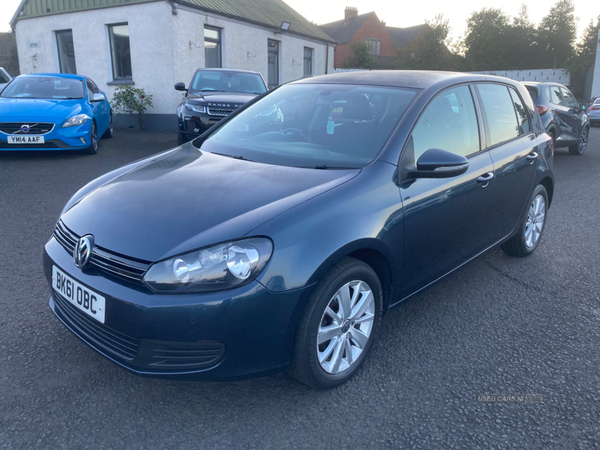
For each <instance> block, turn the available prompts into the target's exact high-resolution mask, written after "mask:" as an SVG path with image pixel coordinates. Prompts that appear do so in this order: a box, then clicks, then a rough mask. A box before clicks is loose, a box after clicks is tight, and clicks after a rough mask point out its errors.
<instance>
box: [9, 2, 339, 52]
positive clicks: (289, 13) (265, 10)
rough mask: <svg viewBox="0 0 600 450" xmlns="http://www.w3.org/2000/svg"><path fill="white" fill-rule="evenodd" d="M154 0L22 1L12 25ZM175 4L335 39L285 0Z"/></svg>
mask: <svg viewBox="0 0 600 450" xmlns="http://www.w3.org/2000/svg"><path fill="white" fill-rule="evenodd" d="M152 1H158V0H23V1H22V2H21V5H19V8H18V9H17V12H16V13H15V15H14V17H13V19H12V20H11V25H12V26H14V23H15V22H16V21H17V20H19V19H26V18H31V17H40V16H48V15H52V14H61V13H68V12H77V11H86V10H91V9H99V8H110V7H114V6H124V5H132V4H136V3H147V2H152ZM174 3H177V4H179V5H182V6H183V5H187V6H190V7H192V8H198V9H201V10H204V11H207V12H214V13H216V14H220V15H224V16H228V17H234V18H237V19H240V20H244V21H247V22H252V23H256V24H261V25H266V26H268V27H274V28H279V27H280V26H281V23H282V22H284V21H285V22H290V23H291V24H292V25H291V27H290V29H289V32H291V33H296V34H300V35H304V36H308V37H312V38H316V39H319V40H322V41H329V42H333V40H332V39H331V38H330V37H329V36H327V34H325V33H324V32H323V31H321V30H320V29H319V28H318V27H317V26H316V25H313V24H312V23H311V22H310V21H308V20H307V19H305V18H304V17H303V16H302V15H300V14H299V13H298V12H296V11H295V10H294V9H293V8H291V7H290V6H288V5H287V4H286V3H284V2H283V1H282V0H181V1H179V0H178V1H175V2H174Z"/></svg>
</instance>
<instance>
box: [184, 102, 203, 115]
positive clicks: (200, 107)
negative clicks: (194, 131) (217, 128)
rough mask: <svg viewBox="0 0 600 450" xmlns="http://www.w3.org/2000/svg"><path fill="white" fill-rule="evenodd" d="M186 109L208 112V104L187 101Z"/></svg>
mask: <svg viewBox="0 0 600 450" xmlns="http://www.w3.org/2000/svg"><path fill="white" fill-rule="evenodd" d="M185 109H187V110H189V111H196V112H199V113H205V112H206V105H199V104H197V103H190V102H185Z"/></svg>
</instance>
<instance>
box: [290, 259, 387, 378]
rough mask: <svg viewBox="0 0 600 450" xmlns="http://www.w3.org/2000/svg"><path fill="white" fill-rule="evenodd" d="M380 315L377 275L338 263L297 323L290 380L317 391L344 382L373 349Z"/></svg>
mask: <svg viewBox="0 0 600 450" xmlns="http://www.w3.org/2000/svg"><path fill="white" fill-rule="evenodd" d="M344 299H345V301H344ZM347 302H349V303H347ZM343 305H346V308H345V310H346V312H344V307H343ZM382 309H383V292H382V288H381V282H380V281H379V278H378V276H377V274H376V273H375V271H374V270H373V269H372V268H371V267H370V266H368V265H367V264H365V263H363V262H362V261H359V260H357V259H354V258H345V259H343V260H342V261H340V262H339V263H338V264H336V265H335V266H334V267H333V268H332V269H331V270H330V271H329V272H327V274H326V275H325V276H324V277H323V278H322V279H321V281H320V282H319V283H318V284H317V286H316V288H315V291H314V292H313V293H312V295H311V297H310V299H309V301H308V305H307V306H306V310H305V312H304V315H303V316H302V318H301V319H300V323H299V325H298V328H297V331H296V337H295V341H294V348H293V353H292V361H291V364H290V368H289V373H290V375H292V376H293V377H294V378H296V379H297V380H298V381H300V382H302V383H304V384H307V385H308V386H311V387H313V388H316V389H331V388H334V387H337V386H339V385H341V384H343V383H345V382H347V381H348V380H349V379H350V378H352V377H353V376H354V375H356V373H357V372H358V370H359V369H360V368H361V366H362V365H363V363H364V361H365V359H366V358H367V356H368V354H369V352H370V350H371V348H372V346H373V341H374V339H375V335H376V332H377V329H378V326H379V321H380V319H381V312H382ZM329 337H330V339H328V338H329ZM318 341H321V343H320V344H318Z"/></svg>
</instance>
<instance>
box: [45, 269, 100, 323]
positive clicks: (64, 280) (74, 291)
mask: <svg viewBox="0 0 600 450" xmlns="http://www.w3.org/2000/svg"><path fill="white" fill-rule="evenodd" d="M52 288H53V289H54V290H55V291H56V292H58V293H59V294H60V295H62V296H63V297H64V298H66V299H67V300H68V301H69V302H71V303H72V304H73V305H74V306H75V307H76V308H78V309H80V310H81V311H83V312H84V313H86V314H87V315H88V316H90V317H93V318H94V319H96V320H97V321H99V322H101V323H104V313H105V309H106V300H105V299H104V297H103V296H101V295H100V294H97V293H96V292H94V291H92V290H91V289H88V288H86V287H85V286H82V285H81V284H80V283H78V282H77V281H76V280H74V279H73V278H71V277H70V276H69V275H67V274H66V273H64V272H63V271H62V270H60V269H59V268H58V267H56V266H52Z"/></svg>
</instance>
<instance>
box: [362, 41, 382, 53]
mask: <svg viewBox="0 0 600 450" xmlns="http://www.w3.org/2000/svg"><path fill="white" fill-rule="evenodd" d="M365 42H366V44H367V47H369V53H370V54H371V55H380V54H381V41H380V40H379V39H365Z"/></svg>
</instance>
